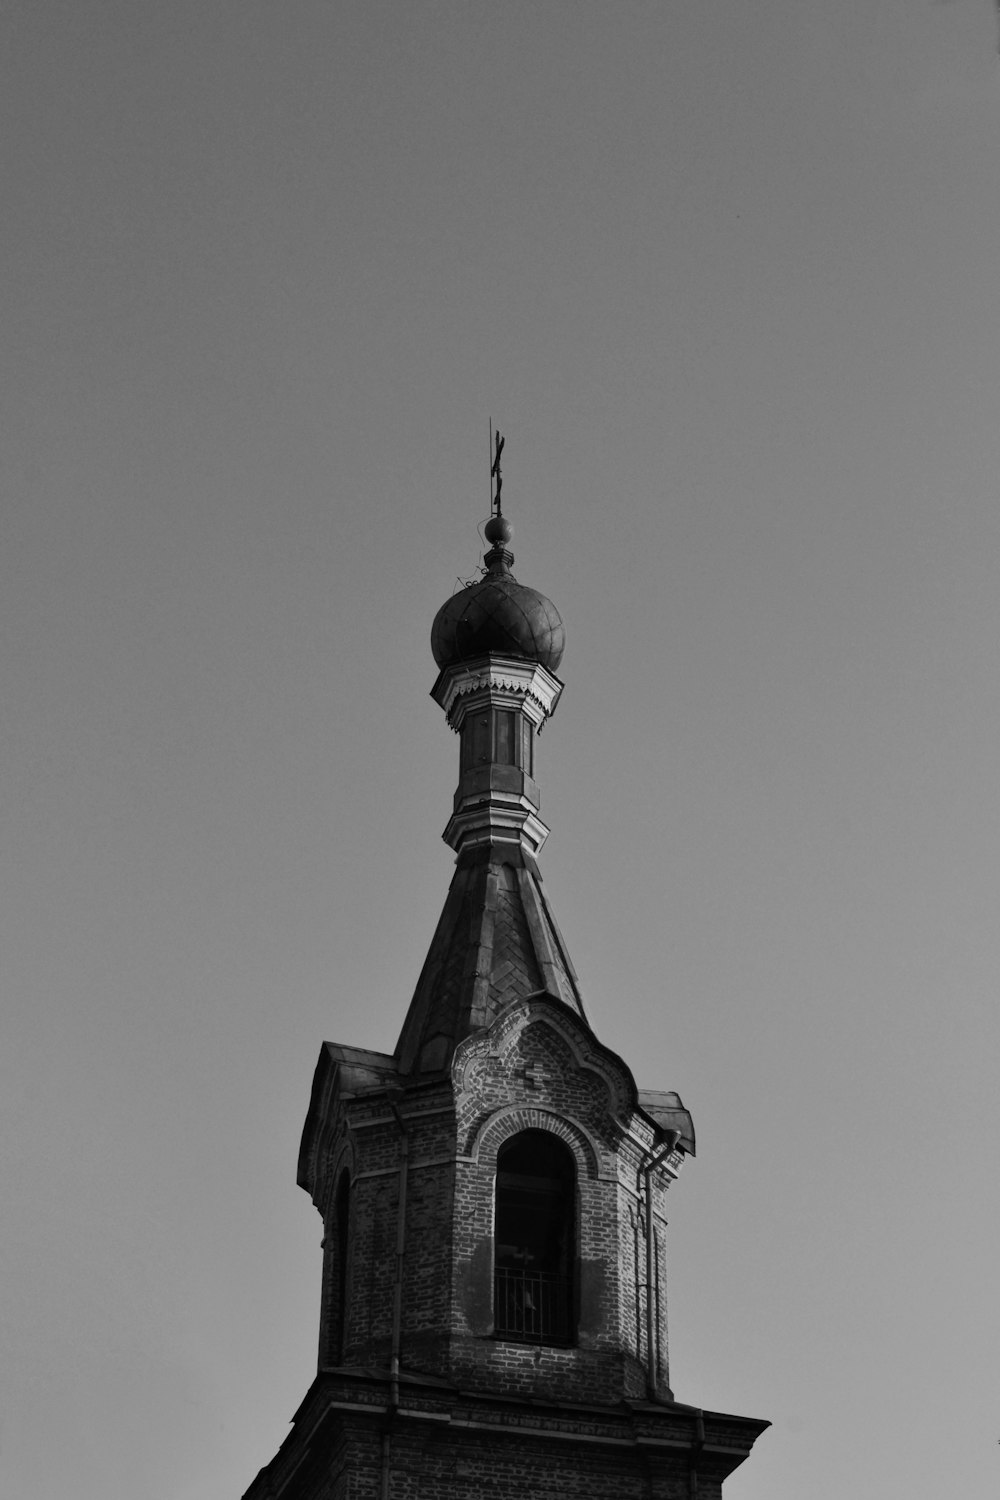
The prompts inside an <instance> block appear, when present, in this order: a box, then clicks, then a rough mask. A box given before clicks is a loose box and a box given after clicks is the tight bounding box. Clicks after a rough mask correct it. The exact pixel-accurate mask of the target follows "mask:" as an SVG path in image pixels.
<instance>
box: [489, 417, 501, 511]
mask: <svg viewBox="0 0 1000 1500" xmlns="http://www.w3.org/2000/svg"><path fill="white" fill-rule="evenodd" d="M503 444H504V440H503V438H502V437H501V436H500V433H499V430H498V431H497V453H496V458H495V459H494V460H493V467H492V469H491V470H490V474H491V475H492V476H493V477H494V478H495V479H496V482H497V492H496V495H495V497H494V501H495V504H496V508H497V515H499V514H500V490H501V489H502V487H503V476H502V475H501V473H500V455H501V453H502V452H503Z"/></svg>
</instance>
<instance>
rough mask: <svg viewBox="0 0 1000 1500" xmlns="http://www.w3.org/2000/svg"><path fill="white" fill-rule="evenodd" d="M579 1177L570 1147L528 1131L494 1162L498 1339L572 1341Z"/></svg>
mask: <svg viewBox="0 0 1000 1500" xmlns="http://www.w3.org/2000/svg"><path fill="white" fill-rule="evenodd" d="M575 1186H576V1174H575V1170H574V1163H573V1157H572V1155H571V1153H570V1152H569V1150H568V1149H567V1148H566V1146H564V1145H563V1143H562V1142H561V1141H560V1140H558V1139H557V1137H556V1136H554V1135H550V1134H549V1133H548V1131H545V1130H526V1131H524V1132H523V1133H522V1134H521V1135H518V1136H515V1137H514V1139H513V1140H512V1141H508V1142H507V1144H506V1145H505V1146H504V1147H502V1148H501V1151H500V1155H499V1158H498V1160H497V1187H496V1220H495V1244H496V1257H495V1282H494V1297H493V1323H494V1332H495V1333H496V1334H497V1336H498V1337H501V1338H510V1339H523V1340H525V1341H527V1342H529V1343H540V1344H568V1343H569V1342H571V1340H572V1338H573V1333H574V1328H573V1315H572V1309H573V1262H574V1255H575V1247H574V1243H573V1240H574V1235H573V1222H574V1217H575V1200H576V1192H575Z"/></svg>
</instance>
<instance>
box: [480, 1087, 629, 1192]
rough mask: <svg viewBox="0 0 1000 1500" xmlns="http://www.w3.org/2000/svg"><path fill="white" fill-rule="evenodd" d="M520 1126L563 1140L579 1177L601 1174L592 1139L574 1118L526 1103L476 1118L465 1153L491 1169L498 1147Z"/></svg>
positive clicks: (598, 1154) (518, 1129) (519, 1130)
mask: <svg viewBox="0 0 1000 1500" xmlns="http://www.w3.org/2000/svg"><path fill="white" fill-rule="evenodd" d="M524 1130H547V1131H549V1132H550V1133H551V1134H552V1135H555V1136H558V1138H559V1139H560V1140H561V1141H565V1143H566V1145H567V1146H568V1147H569V1149H570V1150H571V1151H572V1153H573V1156H574V1157H575V1159H576V1165H577V1172H578V1173H579V1175H580V1176H581V1178H583V1177H586V1178H590V1179H591V1180H593V1179H596V1178H597V1177H600V1176H601V1175H602V1174H601V1159H600V1153H599V1151H598V1148H597V1145H596V1142H595V1141H594V1139H593V1137H592V1136H591V1135H590V1132H589V1131H587V1130H586V1129H585V1128H584V1127H583V1126H582V1125H581V1124H580V1122H579V1121H578V1120H574V1119H572V1118H571V1117H567V1116H566V1115H557V1114H555V1113H554V1112H553V1111H552V1110H547V1109H536V1108H533V1107H531V1106H528V1105H510V1106H509V1107H507V1108H505V1109H498V1110H496V1111H494V1113H493V1114H491V1115H488V1116H486V1117H485V1118H484V1119H482V1120H480V1121H479V1122H478V1123H477V1125H476V1126H475V1128H474V1130H473V1132H472V1137H471V1139H470V1141H469V1146H468V1151H467V1155H468V1156H470V1157H471V1158H472V1160H473V1161H475V1162H477V1163H478V1164H479V1165H480V1166H486V1165H489V1166H490V1168H491V1169H495V1168H496V1159H497V1152H498V1151H499V1150H500V1147H501V1146H502V1145H503V1144H504V1142H505V1141H509V1140H510V1139H511V1138H512V1137H513V1136H515V1135H520V1134H521V1132H522V1131H524Z"/></svg>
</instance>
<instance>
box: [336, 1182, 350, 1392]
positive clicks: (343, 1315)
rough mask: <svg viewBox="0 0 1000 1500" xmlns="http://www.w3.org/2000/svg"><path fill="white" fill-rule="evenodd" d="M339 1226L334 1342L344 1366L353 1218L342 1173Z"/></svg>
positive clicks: (338, 1213) (337, 1207)
mask: <svg viewBox="0 0 1000 1500" xmlns="http://www.w3.org/2000/svg"><path fill="white" fill-rule="evenodd" d="M334 1212H335V1215H336V1226H337V1239H336V1245H337V1265H336V1271H335V1275H336V1298H337V1305H336V1313H335V1316H336V1324H335V1327H336V1338H335V1340H334V1349H335V1361H336V1363H337V1364H338V1365H339V1364H342V1363H343V1359H344V1349H345V1347H346V1344H347V1254H348V1246H349V1244H350V1239H349V1229H350V1218H351V1179H350V1178H349V1177H348V1175H347V1173H346V1172H343V1173H341V1177H340V1181H339V1183H338V1184H337V1199H336V1206H335V1210H334Z"/></svg>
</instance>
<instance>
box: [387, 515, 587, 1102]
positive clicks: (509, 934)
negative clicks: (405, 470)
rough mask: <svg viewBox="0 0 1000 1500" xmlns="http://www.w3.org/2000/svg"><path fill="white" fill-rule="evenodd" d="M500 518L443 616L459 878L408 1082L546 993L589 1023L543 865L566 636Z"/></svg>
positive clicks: (412, 1036) (408, 1042)
mask: <svg viewBox="0 0 1000 1500" xmlns="http://www.w3.org/2000/svg"><path fill="white" fill-rule="evenodd" d="M512 535H513V529H512V527H511V525H510V522H509V521H508V520H507V519H506V517H505V516H502V515H500V514H499V512H498V513H497V514H495V515H493V516H492V517H491V518H490V520H489V521H488V522H487V523H486V527H485V536H486V540H487V542H488V543H489V544H490V547H489V551H487V553H486V554H485V556H484V558H483V563H484V568H483V574H484V576H483V578H482V579H481V580H479V581H478V582H476V583H473V584H470V585H469V586H468V587H467V588H464V589H461V590H460V591H459V592H458V593H456V594H454V595H452V597H451V598H450V599H449V600H448V601H447V603H446V604H444V605H443V606H442V607H441V609H440V610H439V611H438V613H437V616H436V618H435V620H434V626H433V629H432V631H431V647H432V650H433V652H434V657H435V660H436V662H437V664H438V666H439V667H440V669H441V671H440V675H439V676H438V679H437V681H436V682H435V684H434V687H433V688H432V690H431V694H432V697H433V698H434V701H435V702H436V703H438V704H440V706H441V708H443V709H444V712H445V714H446V716H447V719H448V723H449V725H450V726H451V728H452V729H453V730H455V732H456V734H457V735H458V737H459V745H460V751H459V781H458V788H457V790H456V792H455V799H454V806H453V809H452V815H451V817H450V818H449V820H448V824H447V827H446V828H445V831H444V835H443V836H444V839H445V841H446V842H447V843H448V844H450V845H451V847H452V848H453V849H454V850H455V851H456V854H457V856H458V858H457V861H456V870H455V876H454V879H453V880H452V884H451V889H450V891H449V892H448V898H447V900H446V902H445V906H444V911H443V912H442V914H441V920H440V921H439V923H438V927H437V931H436V932H435V934H434V940H433V942H432V943H431V947H430V952H429V953H428V955H427V959H426V961H425V963H424V967H423V971H422V973H421V975H420V979H419V980H418V982H417V988H416V991H415V993H414V996H413V1000H412V1001H411V1004H410V1008H409V1011H408V1012H407V1016H406V1020H405V1021H404V1023H403V1030H402V1033H401V1035H400V1038H399V1043H398V1045H397V1048H396V1058H397V1061H398V1064H399V1068H400V1071H401V1072H402V1073H404V1074H413V1073H417V1074H420V1073H434V1072H438V1071H440V1070H442V1069H444V1068H447V1067H448V1066H449V1064H450V1061H451V1057H452V1054H453V1052H454V1049H455V1047H456V1046H457V1044H458V1043H459V1042H460V1041H462V1040H463V1038H464V1037H466V1036H468V1035H469V1034H470V1033H471V1032H472V1031H475V1030H477V1029H478V1028H480V1027H483V1026H488V1025H490V1024H491V1022H492V1021H493V1020H494V1019H495V1018H496V1016H497V1015H498V1014H499V1012H500V1011H501V1010H502V1009H503V1007H504V1006H505V1005H507V1004H508V1003H509V1002H510V1001H512V1000H517V999H523V998H524V997H525V996H527V995H530V994H536V993H538V992H540V991H545V992H547V993H548V994H550V995H551V996H552V997H553V998H554V999H556V1000H560V1001H562V1002H563V1003H564V1004H566V1005H568V1006H570V1007H571V1008H572V1009H573V1010H574V1011H576V1013H577V1014H578V1015H579V1016H581V1017H583V1002H582V1000H581V998H580V992H579V987H578V985H577V980H576V975H575V973H574V971H573V966H572V964H571V962H570V959H569V955H568V953H567V952H566V947H565V944H564V942H563V940H562V937H561V935H560V933H559V929H558V927H557V925H556V922H555V918H554V917H553V915H552V911H551V908H550V907H549V904H548V901H547V900H546V897H545V894H544V891H543V889H542V880H541V875H540V873H539V870H538V866H537V863H536V860H535V856H536V855H537V853H538V851H539V850H540V849H541V847H542V844H543V843H544V841H545V839H546V837H547V835H548V831H549V830H548V828H547V827H546V825H545V823H543V821H542V819H541V816H540V813H539V807H540V796H539V791H538V785H537V782H536V781H535V741H536V738H537V736H538V735H539V734H540V733H541V731H542V728H543V727H544V725H545V722H546V720H547V719H548V718H549V717H550V716H551V715H552V713H553V712H554V711H555V707H556V704H557V703H558V701H559V697H560V694H561V693H562V683H561V682H560V680H559V678H558V677H556V675H555V670H556V668H557V667H558V666H559V664H560V662H561V660H562V655H563V649H564V646H565V631H564V629H563V623H562V619H561V618H560V615H559V612H558V610H557V609H556V607H555V605H554V604H553V603H552V602H551V600H549V599H546V597H545V596H544V594H540V593H538V592H537V591H536V590H535V589H531V588H528V587H526V586H525V585H523V584H520V583H518V581H517V579H516V578H515V577H514V574H513V563H514V557H513V554H512V553H511V552H510V550H509V547H508V543H509V542H510V540H511V537H512Z"/></svg>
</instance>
